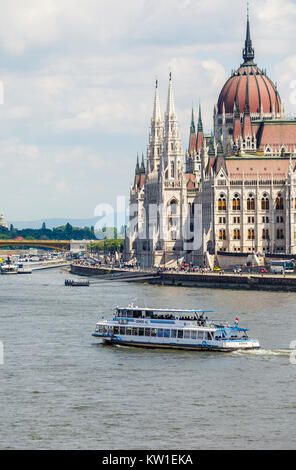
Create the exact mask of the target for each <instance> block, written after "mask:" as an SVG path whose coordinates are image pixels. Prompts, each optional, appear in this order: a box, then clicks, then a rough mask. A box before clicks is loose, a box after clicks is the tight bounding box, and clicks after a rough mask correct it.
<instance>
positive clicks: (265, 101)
mask: <svg viewBox="0 0 296 470" xmlns="http://www.w3.org/2000/svg"><path fill="white" fill-rule="evenodd" d="M254 57H255V52H254V49H253V47H252V41H251V34H250V24H249V17H248V18H247V32H246V40H245V48H244V50H243V59H244V62H243V63H242V65H241V66H240V67H239V68H238V69H237V70H236V71H235V72H233V73H232V75H231V77H230V78H229V79H228V80H227V82H226V83H225V85H224V86H223V88H222V90H221V93H220V95H219V98H218V113H219V114H222V113H223V110H225V113H228V114H231V113H233V112H234V108H235V106H236V107H237V110H238V111H239V112H240V113H244V112H245V111H246V110H248V111H249V112H250V113H260V112H262V113H272V112H273V111H274V112H275V113H280V111H281V99H280V96H279V94H278V91H277V88H276V86H275V85H274V83H273V82H272V81H271V80H270V78H268V76H267V75H266V72H264V71H263V70H261V69H260V68H259V67H257V65H256V64H255V63H254V60H253V59H254Z"/></svg>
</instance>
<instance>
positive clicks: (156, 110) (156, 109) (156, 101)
mask: <svg viewBox="0 0 296 470" xmlns="http://www.w3.org/2000/svg"><path fill="white" fill-rule="evenodd" d="M152 120H154V122H155V121H161V112H160V104H159V93H158V80H156V82H155V94H154V106H153V115H152Z"/></svg>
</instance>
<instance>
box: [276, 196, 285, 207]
mask: <svg viewBox="0 0 296 470" xmlns="http://www.w3.org/2000/svg"><path fill="white" fill-rule="evenodd" d="M275 209H276V210H277V211H282V210H283V209H284V199H283V197H282V195H281V193H278V195H277V198H276V200H275Z"/></svg>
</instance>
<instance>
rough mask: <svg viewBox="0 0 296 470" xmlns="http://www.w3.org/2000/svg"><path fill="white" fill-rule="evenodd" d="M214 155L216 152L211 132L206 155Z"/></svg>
mask: <svg viewBox="0 0 296 470" xmlns="http://www.w3.org/2000/svg"><path fill="white" fill-rule="evenodd" d="M215 155H216V152H215V146H214V136H213V134H211V138H210V142H209V152H208V156H209V157H214V156H215Z"/></svg>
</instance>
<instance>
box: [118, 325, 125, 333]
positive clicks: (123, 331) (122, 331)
mask: <svg viewBox="0 0 296 470" xmlns="http://www.w3.org/2000/svg"><path fill="white" fill-rule="evenodd" d="M119 331H120V334H121V335H125V326H121V327H120V329H119Z"/></svg>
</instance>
